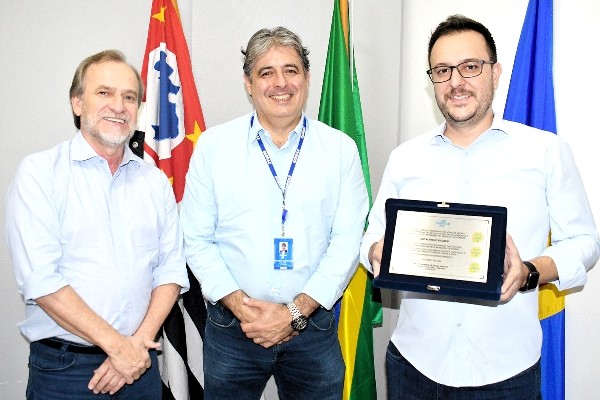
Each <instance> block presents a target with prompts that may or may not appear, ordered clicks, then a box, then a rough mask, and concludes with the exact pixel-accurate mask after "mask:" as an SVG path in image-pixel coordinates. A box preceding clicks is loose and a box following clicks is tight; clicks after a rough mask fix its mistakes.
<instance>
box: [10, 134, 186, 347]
mask: <svg viewBox="0 0 600 400" xmlns="http://www.w3.org/2000/svg"><path fill="white" fill-rule="evenodd" d="M6 235H7V241H8V246H9V249H10V253H11V256H12V260H13V265H14V272H15V276H16V279H17V284H18V288H19V292H20V293H21V294H22V295H23V298H24V300H25V304H26V305H25V311H26V319H25V321H23V322H22V323H20V324H19V327H20V329H21V332H22V333H23V335H25V336H26V337H27V338H28V339H29V340H30V341H35V340H40V339H44V338H48V337H59V338H62V339H65V340H69V341H72V342H76V343H83V344H88V343H87V342H85V341H84V340H83V339H81V338H79V337H78V336H75V335H73V334H71V333H69V332H68V331H66V330H65V329H63V328H61V327H60V326H59V325H57V324H56V322H54V320H52V318H50V317H49V316H48V315H47V314H46V313H45V312H44V311H43V310H42V309H41V308H40V307H39V306H38V305H37V304H36V302H35V299H37V298H39V297H42V296H45V295H48V294H51V293H54V292H56V291H57V290H59V289H61V288H63V287H65V286H67V285H70V286H71V287H72V288H73V289H74V290H75V292H77V294H78V295H79V296H81V297H82V298H83V300H84V301H85V302H86V304H87V305H88V306H89V307H91V308H92V309H93V310H94V311H95V312H96V313H97V314H99V315H100V317H102V318H103V319H104V320H105V321H107V322H108V323H109V324H110V325H112V326H113V327H114V328H115V329H116V330H118V331H119V332H120V333H121V334H122V335H125V336H130V335H132V334H133V333H134V332H135V331H136V330H137V328H138V327H139V325H140V323H141V322H142V320H143V318H144V316H145V315H146V311H147V310H148V305H149V302H150V296H151V293H152V290H153V289H154V288H156V287H157V286H160V285H163V284H168V283H175V284H178V285H180V286H182V288H183V289H182V292H183V291H185V290H187V288H188V287H189V283H188V278H187V270H186V267H185V258H184V254H183V232H182V230H181V227H180V224H179V220H178V216H177V204H176V202H175V197H174V195H173V190H172V188H171V185H170V183H169V181H168V179H167V178H166V176H165V175H164V174H163V173H162V172H161V171H160V170H159V169H158V168H156V167H154V166H152V165H150V164H148V163H146V162H145V161H143V160H141V159H140V158H138V157H136V156H135V155H133V153H132V152H131V150H129V148H126V149H125V154H124V156H123V160H122V162H121V165H120V166H119V168H118V170H117V171H116V173H115V174H114V175H111V171H110V169H109V166H108V164H107V162H106V160H104V159H103V158H101V157H100V156H98V155H97V154H96V153H95V152H94V150H93V149H92V148H91V147H90V145H89V144H88V143H87V142H86V141H85V139H84V138H83V136H82V134H81V132H78V134H77V135H76V136H75V138H74V139H73V140H71V141H67V142H64V143H62V144H60V145H58V146H56V147H55V148H53V149H51V150H47V151H44V152H40V153H36V154H32V155H30V156H28V157H26V158H25V159H24V160H23V161H22V162H21V164H20V166H19V169H18V171H17V174H16V177H15V179H14V180H13V182H12V184H11V186H10V188H9V191H8V195H7V200H6Z"/></svg>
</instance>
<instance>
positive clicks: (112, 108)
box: [71, 61, 138, 151]
mask: <svg viewBox="0 0 600 400" xmlns="http://www.w3.org/2000/svg"><path fill="white" fill-rule="evenodd" d="M83 86H84V91H83V94H82V95H81V96H79V97H73V98H71V106H72V108H73V112H74V113H75V115H78V116H80V117H81V132H82V134H83V135H84V137H85V138H86V140H87V141H88V143H90V145H91V146H92V147H93V148H94V149H95V150H96V151H98V149H104V148H110V149H115V148H119V147H124V146H125V144H126V143H128V142H129V139H130V138H131V136H132V135H133V133H134V131H135V124H136V121H137V111H138V80H137V77H136V75H135V73H134V72H133V70H132V69H131V67H130V66H128V65H127V64H125V63H121V62H114V61H105V62H100V63H96V64H92V65H90V66H89V68H88V69H87V71H86V72H85V75H84V82H83Z"/></svg>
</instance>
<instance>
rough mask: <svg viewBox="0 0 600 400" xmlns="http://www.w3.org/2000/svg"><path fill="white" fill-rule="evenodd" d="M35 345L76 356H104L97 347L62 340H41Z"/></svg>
mask: <svg viewBox="0 0 600 400" xmlns="http://www.w3.org/2000/svg"><path fill="white" fill-rule="evenodd" d="M37 343H39V344H41V345H44V346H46V347H51V348H53V349H56V350H64V351H66V352H69V353H76V354H106V353H105V352H104V350H102V349H101V348H100V347H98V346H85V345H81V344H77V343H71V342H67V341H63V340H56V339H42V340H38V341H37Z"/></svg>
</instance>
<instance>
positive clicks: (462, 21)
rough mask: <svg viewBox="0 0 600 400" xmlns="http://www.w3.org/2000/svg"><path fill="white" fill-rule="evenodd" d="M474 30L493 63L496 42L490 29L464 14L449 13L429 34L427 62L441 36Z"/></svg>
mask: <svg viewBox="0 0 600 400" xmlns="http://www.w3.org/2000/svg"><path fill="white" fill-rule="evenodd" d="M464 31H474V32H477V33H479V34H481V36H483V38H484V39H485V43H486V44H487V49H488V53H489V56H490V59H489V61H491V62H493V63H495V62H497V61H498V55H497V53H496V43H495V42H494V38H493V37H492V34H491V33H490V31H489V30H488V29H487V28H486V27H485V26H484V25H483V24H481V23H480V22H477V21H475V20H472V19H471V18H467V17H465V16H464V15H451V16H449V17H448V18H446V20H445V21H443V22H441V23H440V24H439V25H438V26H437V28H435V30H434V31H433V33H432V34H431V37H430V38H429V47H428V50H427V62H429V63H431V50H432V49H433V45H434V44H435V42H437V40H438V39H439V38H440V37H442V36H447V35H452V34H453V33H457V32H464ZM430 66H431V65H430Z"/></svg>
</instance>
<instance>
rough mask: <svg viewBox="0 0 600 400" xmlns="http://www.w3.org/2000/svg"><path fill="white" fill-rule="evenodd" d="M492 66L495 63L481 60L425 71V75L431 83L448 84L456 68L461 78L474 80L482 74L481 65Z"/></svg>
mask: <svg viewBox="0 0 600 400" xmlns="http://www.w3.org/2000/svg"><path fill="white" fill-rule="evenodd" d="M484 64H490V65H494V64H496V63H495V62H492V61H483V60H470V61H465V62H462V63H460V64H458V65H443V66H441V67H434V68H431V69H430V70H427V75H429V79H431V82H433V83H442V82H448V81H449V80H450V78H452V70H453V69H454V68H456V70H457V71H458V73H459V74H460V76H462V77H463V78H475V77H476V76H479V75H481V73H482V72H483V65H484Z"/></svg>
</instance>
